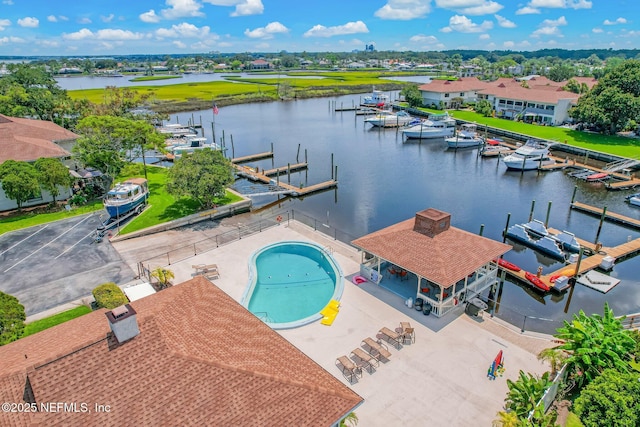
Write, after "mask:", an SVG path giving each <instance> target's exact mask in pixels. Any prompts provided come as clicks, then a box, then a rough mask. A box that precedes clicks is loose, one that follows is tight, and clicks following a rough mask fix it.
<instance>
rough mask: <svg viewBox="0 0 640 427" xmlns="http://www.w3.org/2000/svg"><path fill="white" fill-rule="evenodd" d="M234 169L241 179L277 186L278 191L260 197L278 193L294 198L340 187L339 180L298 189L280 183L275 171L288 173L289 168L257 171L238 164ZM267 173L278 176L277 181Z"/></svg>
mask: <svg viewBox="0 0 640 427" xmlns="http://www.w3.org/2000/svg"><path fill="white" fill-rule="evenodd" d="M234 167H235V169H236V172H237V174H238V175H239V176H241V177H244V178H247V179H250V180H251V181H257V182H262V183H264V184H269V185H275V186H276V187H278V188H279V190H278V191H275V192H267V193H260V195H262V194H270V193H274V194H275V193H278V194H288V195H291V196H293V197H301V196H306V195H307V194H311V193H315V192H317V191H322V190H326V189H329V188H333V187H335V186H337V185H338V181H337V180H335V179H330V180H328V181H324V182H320V183H318V184H314V185H310V186H307V187H296V186H295V185H291V184H288V183H286V182H282V181H280V179H279V173H278V172H275V171H280V170H282V169H284V170H285V171H286V170H287V167H284V168H276V169H271V170H268V171H259V170H256V168H252V167H250V166H241V165H237V164H234ZM305 167H306V164H305ZM300 168H301V167H299V169H300ZM267 172H269V173H270V174H272V175H276V177H277V179H274V178H272V177H271V176H269V175H267ZM248 196H252V194H248ZM253 196H255V194H253Z"/></svg>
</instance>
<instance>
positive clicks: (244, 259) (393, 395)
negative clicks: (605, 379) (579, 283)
mask: <svg viewBox="0 0 640 427" xmlns="http://www.w3.org/2000/svg"><path fill="white" fill-rule="evenodd" d="M175 238H176V236H175V235H173V234H172V235H171V239H175ZM134 240H135V239H134ZM283 240H297V241H316V242H317V243H319V244H320V245H322V246H330V247H331V248H332V249H333V250H334V258H335V259H336V260H337V261H338V263H339V264H340V266H341V268H342V271H343V273H344V274H345V276H347V277H351V276H352V275H354V274H357V273H358V270H359V264H358V261H359V259H360V258H359V255H358V253H357V252H356V251H355V250H353V249H352V248H350V247H348V246H346V245H343V244H341V243H340V242H336V241H333V240H331V239H330V238H327V237H326V236H324V235H323V234H321V233H319V232H314V231H313V230H311V229H309V228H307V227H305V226H304V225H301V224H299V223H295V222H292V223H291V224H290V225H289V226H287V225H286V224H282V225H280V226H277V227H274V228H271V229H268V230H265V231H263V232H261V233H257V234H254V235H252V236H250V237H246V238H243V239H242V240H238V241H236V242H233V243H229V244H227V245H225V246H221V247H219V248H217V249H214V250H212V251H210V252H207V253H204V254H201V255H198V256H195V257H192V258H189V259H187V260H185V261H181V262H178V263H176V264H172V265H171V266H170V267H169V268H170V269H171V270H172V271H173V272H174V274H175V280H174V283H180V282H182V281H185V280H188V279H189V278H191V277H192V275H193V269H192V267H191V266H192V265H193V264H217V265H218V267H219V270H220V278H219V280H215V284H216V285H217V286H219V287H220V288H221V289H223V290H224V291H225V292H226V293H227V294H229V295H230V296H231V297H232V298H234V299H235V300H236V301H240V299H241V297H242V295H243V292H244V291H245V288H246V286H247V283H248V260H249V257H250V256H251V254H252V253H253V252H255V251H256V250H258V249H260V248H261V247H263V246H265V245H267V244H270V243H274V242H277V241H283ZM128 242H129V241H122V242H118V243H116V244H114V246H116V248H117V249H118V251H120V253H123V254H126V253H131V252H130V251H129V250H128V248H127V244H130V245H139V244H140V243H139V242H135V241H130V242H129V243H128ZM155 243H156V244H157V243H158V242H157V241H156V242H155ZM129 249H131V248H129ZM139 250H140V247H139V246H138V247H137V251H136V252H138V251H139ZM138 253H139V252H138ZM132 262H133V263H135V260H127V263H129V264H131V263H132ZM403 302H404V301H403V300H402V299H401V298H400V297H398V296H396V295H394V294H392V293H390V292H388V291H386V290H385V289H383V288H381V287H379V286H377V285H374V284H372V283H365V284H363V285H360V286H356V285H354V284H352V283H351V282H346V283H345V289H344V293H343V296H342V299H341V308H340V313H339V314H338V316H337V318H336V320H335V322H334V323H333V325H332V326H323V325H321V324H320V323H319V322H316V323H313V324H310V325H306V326H302V327H300V328H296V329H289V330H282V331H280V333H281V335H282V336H284V337H285V338H286V339H287V340H289V341H290V342H291V343H293V344H294V345H295V346H296V347H298V348H299V349H300V350H301V351H303V352H304V353H306V354H307V355H308V356H309V357H311V358H312V359H313V360H315V361H316V362H317V363H318V364H320V365H321V366H322V367H324V368H325V369H326V370H328V371H329V372H330V373H332V374H333V375H335V376H336V377H337V378H339V379H340V380H342V381H344V382H345V384H349V383H348V382H347V381H346V379H345V378H343V376H342V374H341V371H340V370H339V369H338V368H337V367H336V366H335V360H336V358H337V357H339V356H342V355H347V356H348V355H349V353H350V352H351V350H353V349H355V348H357V347H359V346H360V342H361V340H363V339H364V338H366V337H372V338H376V334H377V333H378V331H379V329H380V328H382V327H383V326H386V327H388V328H390V329H394V328H397V327H399V322H401V321H409V322H411V324H412V325H413V326H414V328H415V331H416V342H415V343H414V344H406V345H404V346H402V348H401V349H400V350H398V349H396V348H394V347H393V346H389V349H390V351H391V353H392V356H391V357H390V360H389V361H387V362H386V363H381V364H380V366H379V367H378V368H377V369H376V370H375V371H374V372H373V373H368V372H366V371H365V372H364V374H363V377H362V378H361V379H358V380H357V382H355V383H354V384H351V385H350V386H351V387H352V388H353V390H354V391H356V392H357V393H358V394H360V395H361V396H362V397H364V399H365V402H364V403H363V405H362V406H360V407H359V408H358V409H357V411H356V414H357V416H358V418H359V419H360V423H359V426H377V425H405V426H426V425H428V426H469V425H478V426H488V425H491V421H492V420H494V419H495V418H496V413H497V412H498V411H500V410H501V409H502V408H503V405H504V398H505V396H506V393H507V391H508V388H507V384H506V379H507V378H510V379H516V378H517V376H518V371H519V370H523V371H525V372H531V373H536V374H542V373H543V372H544V371H545V370H547V367H546V366H545V365H543V364H541V363H540V362H539V361H538V360H537V359H536V356H535V354H536V353H537V352H538V351H539V350H540V349H542V348H546V347H550V346H552V345H553V343H552V342H551V341H550V339H549V337H529V336H526V335H522V334H520V333H517V332H514V331H512V330H511V329H510V328H508V327H505V326H503V325H501V324H499V323H496V322H494V320H492V319H490V318H489V316H488V315H486V316H485V318H483V319H479V320H476V319H472V318H470V317H468V316H467V315H465V314H463V313H462V307H461V308H460V309H459V310H457V313H455V312H454V313H450V314H449V315H447V316H445V318H443V319H437V318H435V317H434V316H424V315H422V314H421V313H419V312H416V311H415V310H412V309H409V308H407V307H406V306H404V305H403ZM500 350H503V352H504V356H505V367H506V371H505V373H504V376H503V377H498V378H497V379H496V380H495V381H490V380H489V379H487V376H486V374H487V370H488V368H489V366H490V364H491V362H492V361H493V359H494V358H495V357H496V355H497V353H498V352H499V351H500Z"/></svg>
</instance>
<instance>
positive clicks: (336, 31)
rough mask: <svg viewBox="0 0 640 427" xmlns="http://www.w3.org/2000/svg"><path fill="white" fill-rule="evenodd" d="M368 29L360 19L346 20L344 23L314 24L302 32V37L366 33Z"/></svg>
mask: <svg viewBox="0 0 640 427" xmlns="http://www.w3.org/2000/svg"><path fill="white" fill-rule="evenodd" d="M368 32H369V29H368V28H367V26H366V24H365V23H364V22H362V21H356V22H347V23H346V24H344V25H337V26H334V27H325V26H324V25H314V26H313V28H311V29H310V30H308V31H307V32H306V33H304V34H303V36H304V37H333V36H341V35H345V34H358V33H368Z"/></svg>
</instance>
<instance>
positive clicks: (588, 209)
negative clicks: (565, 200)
mask: <svg viewBox="0 0 640 427" xmlns="http://www.w3.org/2000/svg"><path fill="white" fill-rule="evenodd" d="M571 208H572V209H576V210H578V211H581V212H585V213H588V214H591V215H595V216H602V211H603V210H604V209H603V208H598V207H596V206H591V205H587V204H586V203H580V202H573V203H571ZM605 220H607V221H611V222H615V223H618V224H622V225H625V226H627V227H631V228H637V229H640V220H638V219H635V218H630V217H628V216H625V215H621V214H619V213H615V212H610V211H607V213H606V215H605Z"/></svg>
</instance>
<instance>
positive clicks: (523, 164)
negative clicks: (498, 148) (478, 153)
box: [502, 139, 555, 170]
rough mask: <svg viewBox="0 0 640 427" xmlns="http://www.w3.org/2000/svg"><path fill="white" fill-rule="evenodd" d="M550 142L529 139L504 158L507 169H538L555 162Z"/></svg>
mask: <svg viewBox="0 0 640 427" xmlns="http://www.w3.org/2000/svg"><path fill="white" fill-rule="evenodd" d="M550 146H551V144H548V143H546V142H543V141H538V140H533V139H530V140H528V141H527V142H526V143H525V144H524V145H522V146H521V147H518V149H516V151H515V152H513V153H511V154H509V155H508V156H505V157H503V158H502V161H503V162H504V164H505V165H506V166H507V169H514V170H532V169H538V168H539V167H540V166H545V165H550V164H553V163H555V160H553V159H552V158H551V157H550V154H549V147H550Z"/></svg>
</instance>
